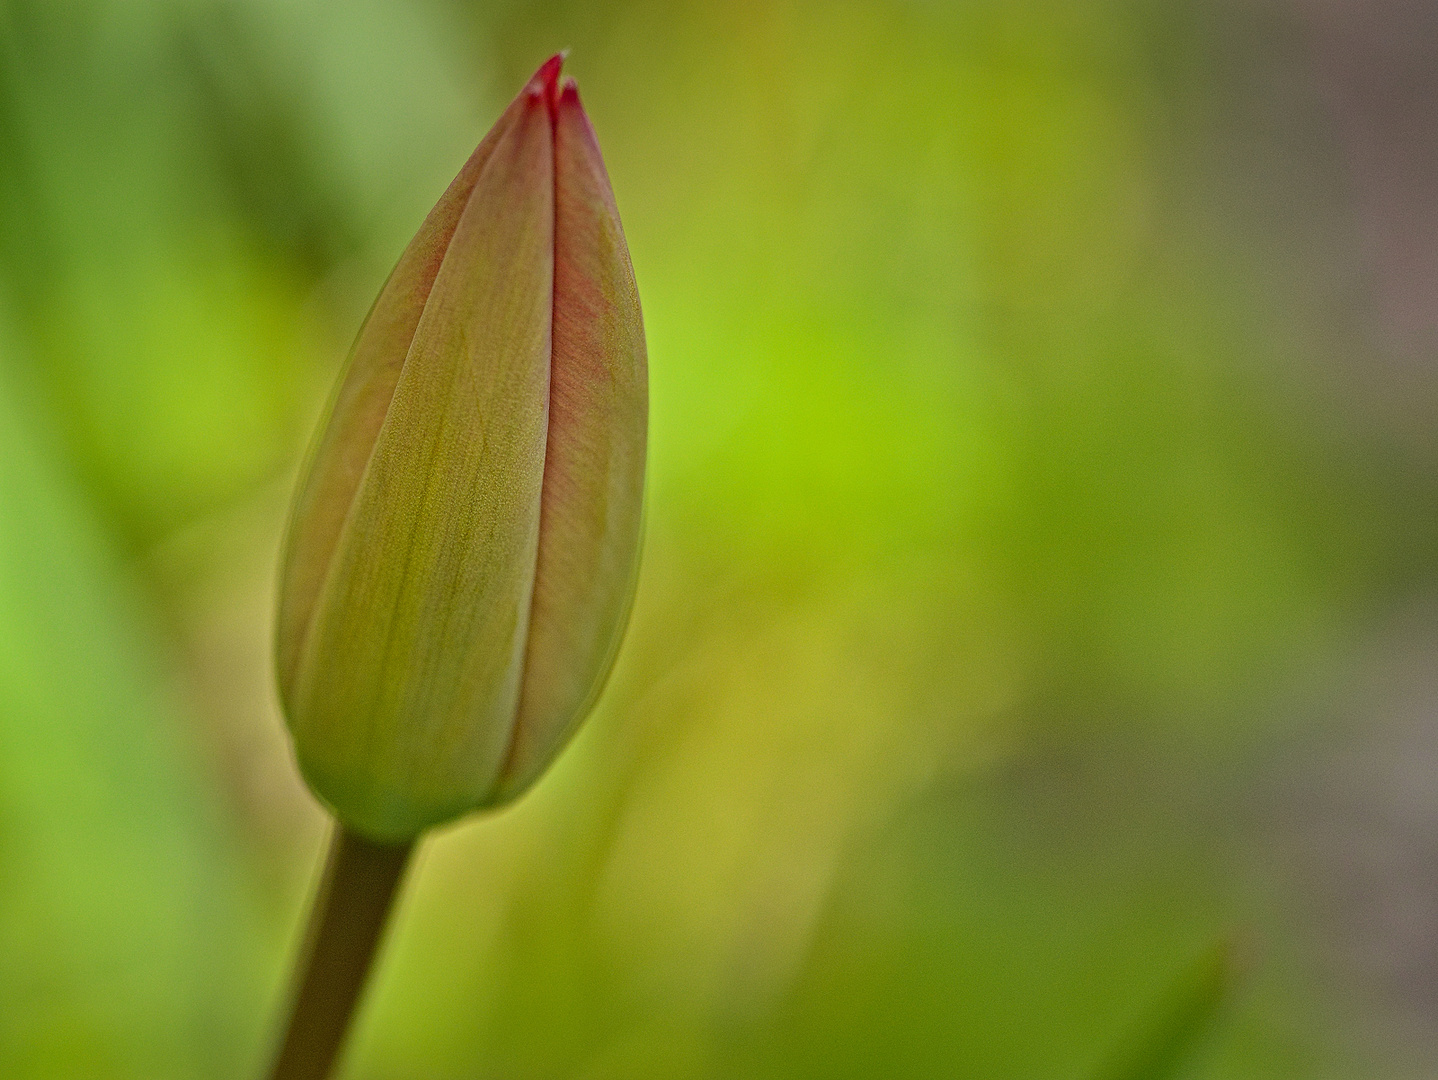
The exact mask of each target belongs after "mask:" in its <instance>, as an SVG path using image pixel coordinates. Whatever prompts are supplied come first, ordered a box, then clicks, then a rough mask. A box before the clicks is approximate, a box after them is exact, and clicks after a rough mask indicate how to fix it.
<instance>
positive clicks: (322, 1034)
mask: <svg viewBox="0 0 1438 1080" xmlns="http://www.w3.org/2000/svg"><path fill="white" fill-rule="evenodd" d="M413 850H414V844H413V843H408V844H402V845H399V846H391V845H386V844H376V843H374V842H373V841H370V840H366V839H364V838H363V837H360V836H356V835H355V834H354V833H352V832H350V831H349V830H348V829H346V828H345V827H344V826H343V825H338V824H337V825H336V826H335V829H334V833H333V835H332V836H331V839H330V851H329V861H328V862H327V864H326V866H325V875H324V880H323V882H322V883H321V885H320V891H319V894H318V895H317V896H316V897H315V902H314V907H313V909H311V912H310V925H309V930H308V931H307V933H306V936H305V947H304V951H303V952H302V953H301V955H300V958H299V962H298V963H297V965H296V968H295V971H296V976H297V984H296V985H297V990H296V991H295V995H294V1006H293V1009H292V1010H291V1012H290V1020H289V1026H288V1028H287V1029H286V1031H285V1037H284V1041H283V1042H282V1043H281V1044H280V1050H279V1054H278V1056H277V1057H276V1058H275V1064H274V1068H273V1069H272V1070H271V1072H270V1080H328V1078H329V1076H330V1074H331V1071H332V1070H333V1068H334V1064H335V1060H336V1058H337V1057H338V1055H339V1051H340V1049H341V1047H342V1045H343V1044H344V1038H345V1032H346V1031H347V1030H348V1029H349V1026H350V1020H351V1018H352V1017H353V1015H354V1011H355V1006H356V1005H357V1004H358V1002H359V999H360V993H361V992H362V991H363V990H364V985H365V978H366V976H367V975H368V974H369V970H370V966H371V964H372V962H373V960H374V956H375V952H376V949H377V947H378V945H379V942H380V937H381V936H382V934H383V932H384V927H385V921H386V919H387V918H388V917H389V912H390V908H391V906H392V905H393V903H394V898H395V894H396V893H397V892H398V889H399V883H400V879H401V878H402V877H403V876H404V869H405V866H406V864H407V863H408V862H409V856H410V852H412V851H413ZM301 973H302V974H301Z"/></svg>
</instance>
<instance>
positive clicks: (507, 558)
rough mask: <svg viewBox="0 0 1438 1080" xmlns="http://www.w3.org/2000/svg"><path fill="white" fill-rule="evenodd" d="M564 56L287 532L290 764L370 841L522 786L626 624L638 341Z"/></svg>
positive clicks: (442, 233) (463, 192)
mask: <svg viewBox="0 0 1438 1080" xmlns="http://www.w3.org/2000/svg"><path fill="white" fill-rule="evenodd" d="M562 59H563V58H562V57H560V56H556V57H554V58H553V59H551V60H549V61H548V62H547V63H545V64H544V65H543V66H542V67H541V68H540V69H539V71H538V72H537V73H536V74H535V76H534V78H532V79H531V80H530V81H529V83H528V84H527V85H526V86H525V88H524V89H523V90H522V91H521V92H520V94H519V96H518V97H517V98H515V100H514V102H513V103H512V104H511V105H510V106H509V108H508V109H507V110H506V112H505V113H504V115H503V116H502V117H500V119H499V121H498V123H496V124H495V126H494V128H493V130H492V131H490V133H489V134H488V135H487V136H485V138H484V141H483V142H481V143H480V145H479V147H478V148H477V149H476V150H475V152H474V154H473V155H472V156H471V157H470V159H469V161H468V162H467V163H466V164H465V166H464V168H463V169H462V170H461V171H460V173H459V175H458V176H457V177H456V178H455V180H454V182H453V183H452V184H450V186H449V189H448V190H447V191H446V192H445V193H444V195H443V196H442V197H441V199H440V200H439V203H438V204H437V205H436V206H435V208H434V209H433V210H432V211H431V212H430V214H429V217H428V218H426V219H425V222H424V224H423V226H421V228H420V230H419V233H418V234H417V235H416V236H415V238H414V239H413V240H412V241H411V242H410V244H409V247H408V248H406V249H405V252H404V254H403V255H402V256H401V257H400V260H399V263H398V265H396V267H395V268H394V271H393V273H392V274H391V275H390V278H389V281H388V282H387V283H386V284H385V286H384V288H383V289H382V290H381V292H380V294H379V298H378V299H377V300H376V301H375V304H374V307H373V309H371V311H370V313H369V316H368V318H367V319H366V320H365V323H364V326H363V327H362V328H361V329H360V332H359V337H358V338H357V339H356V341H355V344H354V348H353V351H352V352H351V355H350V360H349V364H348V366H347V368H346V371H345V373H344V375H343V376H342V378H341V380H340V383H339V387H338V390H337V392H336V394H335V397H334V401H333V404H332V406H331V411H330V415H329V418H328V421H327V422H326V424H325V426H324V428H323V430H322V433H321V434H320V436H319V438H318V440H317V442H316V444H315V446H314V448H313V450H312V451H311V457H310V461H309V465H308V470H307V474H306V476H305V478H304V480H303V481H302V483H301V485H300V488H299V491H298V494H297V497H296V501H295V506H294V510H293V513H292V517H291V521H290V527H289V539H288V544H287V548H286V552H285V557H284V562H283V566H282V570H281V581H280V608H279V620H278V630H277V666H278V674H279V684H280V692H281V697H282V700H283V703H284V709H285V714H286V718H287V720H288V723H289V727H290V732H291V734H292V737H293V740H294V746H295V753H296V757H297V758H298V760H299V764H300V768H301V770H302V772H303V773H304V775H305V778H306V779H307V780H308V781H309V784H310V786H311V787H312V788H313V789H314V791H315V792H316V793H317V794H318V795H319V796H320V798H322V799H323V800H324V801H325V802H326V803H328V804H329V805H330V807H331V808H332V809H333V810H334V811H335V814H336V815H337V816H338V817H339V819H340V820H341V822H343V823H344V824H345V825H346V826H348V827H349V828H351V829H352V830H354V831H355V832H358V833H360V834H362V835H365V836H368V837H370V838H372V839H375V840H380V841H390V842H397V841H402V840H407V839H410V838H413V837H414V836H416V835H418V834H419V833H420V832H421V831H422V830H424V829H426V828H428V827H429V826H432V825H437V824H440V823H441V822H444V821H448V820H450V819H451V818H454V817H456V816H458V815H460V814H462V813H465V812H466V811H469V810H472V809H475V808H478V807H484V806H492V805H496V804H499V803H502V802H505V801H507V800H509V799H512V798H514V797H515V796H516V795H518V794H519V793H521V792H522V791H524V789H525V788H527V787H528V786H529V785H530V784H531V783H532V782H533V781H534V780H535V779H536V778H537V777H538V776H539V775H540V773H542V772H543V770H544V769H545V768H546V767H547V765H548V764H549V762H550V761H551V760H552V759H553V758H554V756H555V755H556V754H557V753H558V752H559V750H560V749H561V747H562V746H563V744H564V742H565V740H566V739H567V738H568V737H569V735H570V734H571V733H572V731H573V730H574V727H575V726H576V724H578V722H579V721H580V720H581V719H583V717H584V715H585V713H586V712H587V711H588V710H589V708H590V707H591V706H592V704H593V702H594V699H595V697H596V696H597V695H598V692H599V690H600V688H601V686H602V684H603V682H604V679H605V677H606V676H607V674H608V671H609V668H610V665H611V663H612V661H613V658H614V654H615V652H616V650H617V648H618V644H619V639H620V637H621V635H622V633H623V629H624V623H625V620H626V618H627V615H628V607H629V601H630V598H631V596H632V594H633V588H634V579H635V572H636V569H637V563H638V550H639V535H640V511H641V504H642V500H643V487H644V456H645V426H646V419H647V409H648V406H647V390H646V366H645V349H644V330H643V325H642V322H641V319H640V313H639V296H638V293H637V292H636V290H635V285H634V273H633V270H632V268H631V266H630V262H629V252H628V248H627V246H626V245H625V242H624V234H623V231H622V229H621V227H620V224H619V215H618V212H617V211H616V209H615V205H614V197H613V193H612V192H611V190H610V187H609V179H608V176H607V174H606V172H605V169H604V163H603V161H602V159H601V157H600V153H599V146H598V143H597V142H596V141H595V138H594V132H593V129H592V128H591V127H590V125H589V120H588V118H587V117H586V116H585V114H584V110H583V108H582V106H581V105H580V103H579V94H578V91H577V90H576V88H575V85H574V83H573V81H572V80H567V81H566V83H565V85H564V86H563V87H562V88H561V87H560V86H559V85H558V77H559V69H560V65H561V63H562Z"/></svg>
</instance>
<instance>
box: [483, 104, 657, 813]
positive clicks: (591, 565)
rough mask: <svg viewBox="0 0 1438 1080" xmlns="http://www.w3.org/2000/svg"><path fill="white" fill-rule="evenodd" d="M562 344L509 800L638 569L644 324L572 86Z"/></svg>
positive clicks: (558, 122)
mask: <svg viewBox="0 0 1438 1080" xmlns="http://www.w3.org/2000/svg"><path fill="white" fill-rule="evenodd" d="M553 335H554V353H553V360H552V362H551V367H550V391H549V438H548V447H547V450H546V454H545V463H544V493H543V508H542V511H541V525H540V540H539V560H538V564H537V568H536V573H535V586H534V600H533V609H532V615H531V617H530V622H529V643H528V646H527V649H526V657H525V668H524V682H523V687H522V690H521V692H520V698H519V713H518V717H517V719H516V722H515V733H514V743H513V746H512V747H511V749H510V754H509V758H508V761H507V762H506V764H505V767H504V771H503V775H502V777H501V781H500V782H501V789H502V790H501V793H500V795H501V798H507V797H511V796H513V795H514V794H517V793H518V792H519V791H522V790H523V789H524V788H525V787H527V786H528V785H529V784H530V783H531V782H532V781H533V780H534V778H535V777H536V776H537V775H538V774H539V773H540V772H542V771H543V769H544V768H545V766H546V765H547V764H548V763H549V761H550V760H551V759H552V758H553V757H554V755H555V754H556V753H557V752H558V750H559V748H560V746H561V744H562V743H563V742H564V740H565V739H566V738H567V737H568V735H569V734H570V732H571V730H572V729H573V727H574V726H575V725H576V724H577V723H578V721H579V720H581V719H582V718H583V716H584V714H585V712H586V711H587V710H588V709H589V707H590V706H591V705H592V704H593V701H594V698H595V697H597V696H598V693H599V690H600V689H601V688H602V686H603V683H604V680H605V678H606V677H607V676H608V673H609V668H610V666H611V665H612V663H613V660H614V654H615V652H616V651H617V649H618V645H619V640H620V638H621V637H622V636H623V632H624V624H625V621H626V618H627V615H628V608H629V603H630V600H631V598H632V596H633V591H634V581H635V574H636V570H637V567H638V555H639V536H640V518H641V513H642V508H643V499H644V454H645V430H646V424H647V417H648V396H647V391H646V386H647V375H646V354H645V348H644V326H643V321H642V318H641V316H640V311H639V294H638V292H637V290H636V288H635V284H634V270H633V268H632V266H631V265H630V261H629V249H628V247H627V245H626V244H625V241H624V231H623V229H622V227H621V226H620V223H619V213H618V210H617V209H616V207H615V204H614V194H613V192H612V191H611V189H610V186H609V176H608V174H607V173H606V171H605V168H604V161H603V159H602V158H601V156H600V153H599V144H598V142H597V141H596V140H595V137H594V130H593V128H591V127H590V124H589V119H588V117H587V116H585V114H584V109H583V107H582V106H581V105H580V102H579V93H578V91H577V90H576V88H575V86H574V83H573V81H567V82H566V84H565V86H564V88H563V90H562V91H561V92H560V93H559V94H558V96H557V100H556V102H555V250H554V331H553Z"/></svg>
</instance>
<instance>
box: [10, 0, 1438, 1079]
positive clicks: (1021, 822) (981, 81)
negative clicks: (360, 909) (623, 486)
mask: <svg viewBox="0 0 1438 1080" xmlns="http://www.w3.org/2000/svg"><path fill="white" fill-rule="evenodd" d="M1435 43H1438V13H1435V12H1434V11H1433V10H1431V5H1426V4H1423V3H1419V2H1418V0H1382V2H1376V0H1375V2H1371V3H1363V2H1360V0H1284V2H1281V3H1277V4H1265V3H1259V2H1257V0H1255V2H1253V3H1243V2H1239V0H1190V2H1184V3H1173V2H1168V0H1093V2H1086V3H1074V2H1072V0H963V2H960V0H954V2H949V3H945V2H942V0H888V2H871V3H858V2H848V0H772V2H762V0H706V2H703V3H698V2H696V3H685V4H676V3H672V2H661V0H589V2H582V0H572V2H570V0H550V2H537V3H522V2H519V0H496V2H492V3H480V2H461V0H352V2H350V3H345V4H335V3H326V2H323V0H0V1074H3V1075H4V1076H5V1077H16V1078H30V1077H35V1078H40V1077H76V1078H92V1077H93V1078H101V1077H118V1078H137V1080H138V1078H147V1080H150V1078H171V1077H174V1078H191V1077H193V1078H201V1077H205V1078H211V1077H213V1078H236V1080H240V1078H248V1077H253V1076H257V1075H258V1072H259V1070H260V1068H261V1067H262V1065H263V1063H264V1062H265V1060H266V1059H267V1056H268V1053H269V1046H270V1039H271V1038H272V1032H273V1025H274V1022H275V1020H276V1018H277V1013H278V1009H279V1006H280V1002H281V999H282V997H283V993H284V989H285V981H286V968H287V965H288V963H289V958H290V955H291V952H292V950H293V948H294V946H295V942H296V937H297V934H298V933H299V930H300V927H301V921H302V914H303V909H304V906H305V903H306V898H307V896H308V893H309V891H310V889H311V887H312V884H313V881H314V876H315V871H316V866H317V861H318V858H319V854H320V851H321V848H322V844H323V841H324V835H325V822H324V819H323V817H322V815H321V813H320V812H319V810H318V809H317V808H316V806H315V805H314V803H313V802H312V800H311V799H310V797H309V796H308V795H307V793H306V792H305V791H304V790H303V788H302V787H301V785H300V783H299V781H298V779H297V777H296V774H295V770H294V768H293V765H292V762H291V760H290V757H289V750H288V746H287V744H286V741H285V737H284V734H283V727H282V723H281V720H280V718H279V716H278V714H277V712H276V707H275V701H274V692H273V689H272V676H271V669H270V658H269V634H270V622H271V617H272V608H273V590H274V583H273V576H274V565H275V558H276V551H277V547H278V543H279V536H280V530H281V527H282V524H283V518H284V513H285V510H286V505H287V500H288V496H289V489H290V486H291V484H292V482H293V477H294V471H295V468H296V462H297V458H298V456H299V455H300V454H301V453H302V451H303V447H304V445H305V442H306V439H307V437H308V433H309V431H310V429H311V428H312V426H313V425H314V423H315V421H316V419H317V417H318V415H319V411H320V409H321V407H322V403H323V400H324V397H325V394H326V392H327V389H328V386H329V384H330V382H331V381H332V379H333V378H334V375H335V373H336V371H337V369H338V366H339V364H340V362H341V360H342V358H343V356H344V353H345V350H346V348H347V346H348V343H349V340H350V338H351V337H352V336H353V334H354V332H355V330H356V328H357V326H358V323H359V320H360V318H361V317H362V315H363V313H364V311H365V309H366V308H367V306H368V304H369V302H370V300H371V298H372V297H373V295H374V294H375V292H376V291H377V289H378V287H379V285H380V283H381V282H382V280H383V278H384V275H385V274H386V272H387V271H388V269H389V267H390V265H391V264H392V263H393V261H394V259H395V258H396V257H397V255H398V253H399V251H400V250H401V248H402V247H403V245H404V243H405V242H406V240H407V239H408V237H409V236H410V235H411V233H412V232H413V230H414V229H415V228H416V227H417V225H418V223H419V222H420V220H421V219H422V217H423V215H424V213H425V212H426V210H427V209H428V207H429V206H430V205H431V204H432V202H433V201H434V200H435V199H436V198H437V196H438V194H439V193H440V191H442V190H443V187H444V185H445V184H446V183H447V181H448V179H449V178H450V177H451V176H452V175H453V173H454V172H455V171H456V170H457V169H458V167H459V165H460V163H461V162H462V161H463V160H464V159H465V157H466V156H467V154H468V153H469V151H470V150H471V149H472V147H473V145H474V144H475V143H476V142H477V141H478V139H479V138H480V136H481V135H482V134H483V133H484V131H485V130H486V128H487V127H488V125H489V124H490V123H491V122H492V121H493V120H494V118H495V117H496V116H497V115H498V112H499V110H500V109H501V108H502V107H503V105H504V103H505V102H506V101H507V100H508V98H509V97H510V96H511V95H512V94H513V93H514V92H515V91H516V90H517V89H518V87H519V86H520V85H521V84H522V82H523V80H524V79H525V78H526V77H527V76H528V74H529V73H530V72H531V71H532V69H533V68H534V67H535V66H536V65H537V64H538V63H539V61H540V60H542V59H543V58H544V57H545V56H546V55H548V54H549V53H550V52H552V51H554V50H556V49H557V48H561V47H570V48H571V49H572V50H573V51H572V54H571V58H570V63H569V70H570V71H571V72H572V73H573V74H575V75H576V76H577V77H578V79H579V81H580V85H581V88H582V89H583V91H584V95H585V101H586V104H587V106H588V108H589V111H590V114H591V116H592V118H593V121H594V124H595V126H596V128H597V130H598V132H599V136H600V139H601V142H602V144H603V146H604V149H605V153H606V157H607V160H608V164H609V168H610V172H611V175H612V179H613V183H614V188H615V191H616V193H617V197H618V201H619V205H620V209H621V211H622V213H623V216H624V221H625V226H626V229H627V232H628V236H629V241H630V245H631V249H632V254H633V259H634V264H635V269H636V273H637V277H638V279H639V285H640V291H641V295H642V297H643V301H644V305H645V313H646V320H647V324H648V332H649V346H650V362H651V373H652V417H653V423H652V443H651V445H652V465H651V474H650V486H649V511H648V514H649V516H648V539H647V549H646V562H645V566H644V573H643V578H642V581H641V585H640V589H639V595H638V599H637V603H636V608H635V612H634V619H633V623H632V626H631V629H630V632H629V636H628V639H627V642H626V645H625V648H624V651H623V653H622V656H621V658H620V662H619V666H618V669H617V671H616V673H615V676H614V678H613V680H612V682H611V684H610V687H609V689H608V691H607V692H606V694H605V696H604V699H603V701H602V703H601V706H600V708H599V710H598V712H597V713H596V714H595V716H594V718H593V720H592V722H591V723H590V724H589V725H588V726H587V728H586V729H585V730H584V732H583V733H582V734H581V736H580V737H579V739H578V740H577V741H576V743H575V744H574V745H573V747H572V748H571V749H570V751H568V752H567V753H566V755H565V756H564V757H563V758H562V759H561V761H560V762H559V764H558V766H557V767H556V768H555V769H554V770H553V771H552V773H551V774H550V775H549V776H548V777H547V778H546V779H545V780H544V782H543V783H542V784H541V785H540V786H539V787H538V788H537V789H536V790H535V791H534V792H533V793H532V794H531V795H530V796H529V797H527V798H526V799H524V800H523V801H522V802H521V803H520V804H518V805H517V806H515V807H513V808H511V809H509V810H506V811H504V812H503V813H501V814H498V815H496V816H493V817H489V818H478V819H472V820H468V821H465V822H463V823H460V824H458V825H456V826H454V827H452V828H449V829H447V830H445V831H444V832H443V833H442V834H440V835H438V836H436V837H434V838H433V839H432V841H430V842H429V843H428V844H427V845H426V847H425V849H424V851H423V854H422V857H421V860H420V862H419V864H418V866H417V869H416V872H415V874H414V875H413V876H412V878H411V880H410V885H409V889H408V892H407V894H406V896H405V899H404V903H403V906H402V908H401V910H400V912H399V916H398V921H397V923H396V925H395V930H394V934H393V935H392V937H391V940H390V943H389V948H388V952H387V953H386V956H385V959H384V963H383V967H382V970H381V971H380V973H379V977H378V980H377V982H376V984H375V987H374V993H373V994H372V995H371V997H370V999H369V1001H368V1004H367V1006H366V1010H365V1012H364V1014H363V1016H362V1018H361V1026H360V1028H359V1031H358V1037H357V1039H356V1042H355V1044H354V1047H353V1052H352V1054H351V1055H350V1057H349V1059H348V1065H347V1069H346V1073H345V1075H346V1076H348V1077H351V1078H355V1080H359V1078H374V1080H408V1078H416V1080H417V1078H425V1080H432V1078H455V1080H459V1078H474V1080H482V1078H483V1080H487V1078H496V1080H498V1078H512V1080H539V1078H557V1077H572V1078H576V1080H609V1078H613V1080H687V1078H710V1077H713V1078H734V1080H738V1078H746V1080H748V1078H761V1080H762V1078H776V1080H777V1078H780V1077H814V1078H831V1077H832V1078H849V1077H853V1078H858V1077H865V1078H867V1077H885V1078H887V1077H924V1078H927V1077H934V1078H939V1077H974V1078H982V1080H1005V1078H1015V1080H1017V1078H1050V1077H1052V1078H1058V1080H1068V1078H1073V1080H1081V1078H1093V1080H1140V1078H1144V1077H1148V1078H1154V1080H1156V1078H1159V1077H1169V1076H1175V1077H1176V1076H1189V1077H1213V1078H1250V1077H1252V1078H1259V1077H1295V1078H1328V1077H1343V1076H1352V1077H1420V1076H1432V1075H1434V1074H1435V1072H1438V1022H1435V1020H1434V1017H1435V1016H1438V790H1435V777H1438V665H1435V663H1434V661H1435V659H1438V603H1435V599H1438V594H1435V590H1434V572H1435V570H1438V438H1435V435H1438V431H1435V430H1434V428H1435V425H1434V424H1433V423H1432V418H1433V417H1434V415H1435V406H1438V369H1435V367H1434V364H1433V360H1434V358H1435V356H1438V303H1435V299H1438V140H1435V139H1434V138H1433V132H1434V131H1435V130H1438V44H1435Z"/></svg>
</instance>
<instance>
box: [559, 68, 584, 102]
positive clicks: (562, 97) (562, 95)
mask: <svg viewBox="0 0 1438 1080" xmlns="http://www.w3.org/2000/svg"><path fill="white" fill-rule="evenodd" d="M558 100H559V104H561V105H578V104H579V84H578V83H577V82H575V81H574V76H573V75H571V76H569V77H568V78H566V79H565V80H564V85H563V86H561V87H560V89H559V99H558Z"/></svg>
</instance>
